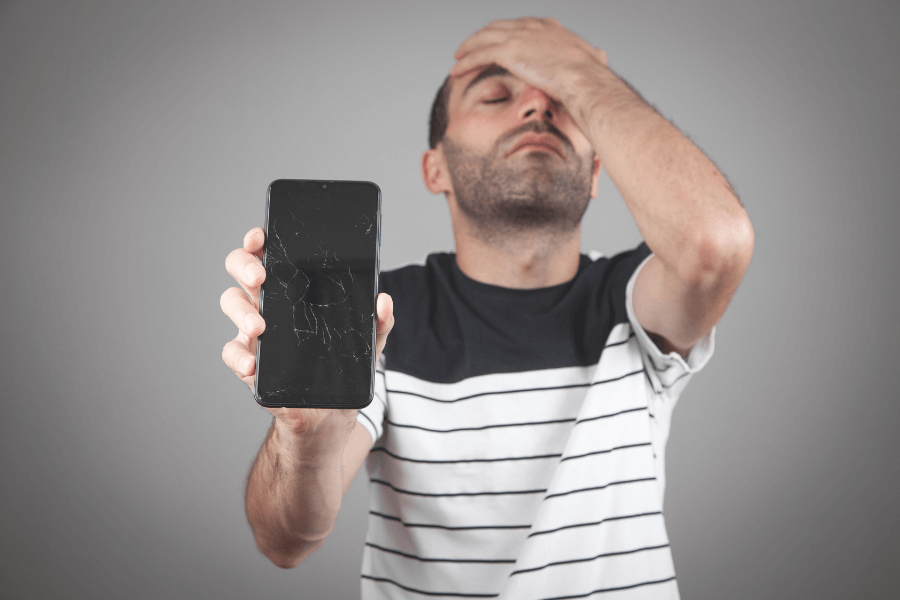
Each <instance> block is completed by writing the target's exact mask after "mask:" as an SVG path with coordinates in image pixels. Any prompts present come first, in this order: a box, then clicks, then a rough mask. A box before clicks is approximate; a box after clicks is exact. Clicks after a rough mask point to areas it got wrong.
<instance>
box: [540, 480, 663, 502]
mask: <svg viewBox="0 0 900 600" xmlns="http://www.w3.org/2000/svg"><path fill="white" fill-rule="evenodd" d="M655 479H656V477H644V478H642V479H628V480H625V481H613V482H611V483H607V484H606V485H598V486H595V487H589V488H581V489H579V490H569V491H568V492H560V493H558V494H550V495H549V496H547V497H546V498H544V500H549V499H550V498H557V497H559V496H568V495H569V494H578V493H581V492H592V491H594V490H602V489H605V488H608V487H609V486H611V485H622V484H625V483H638V482H641V481H654V480H655Z"/></svg>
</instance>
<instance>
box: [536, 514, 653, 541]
mask: <svg viewBox="0 0 900 600" xmlns="http://www.w3.org/2000/svg"><path fill="white" fill-rule="evenodd" d="M661 514H662V512H660V511H656V512H648V513H638V514H636V515H622V516H620V517H606V518H605V519H601V520H599V521H594V522H593V523H574V524H572V525H563V526H562V527H557V528H556V529H545V530H543V531H535V532H534V533H529V534H528V537H529V538H532V537H535V536H538V535H544V534H545V533H556V532H557V531H563V530H564V529H575V528H576V527H590V526H592V525H600V524H601V523H606V522H607V521H623V520H625V519H636V518H638V517H651V516H653V515H661Z"/></svg>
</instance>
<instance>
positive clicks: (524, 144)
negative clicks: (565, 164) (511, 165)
mask: <svg viewBox="0 0 900 600" xmlns="http://www.w3.org/2000/svg"><path fill="white" fill-rule="evenodd" d="M522 149H529V150H544V151H549V152H555V153H556V154H558V155H559V156H560V157H563V158H565V156H564V155H563V151H562V146H561V144H560V143H559V140H557V139H556V138H555V137H554V136H552V135H550V134H548V133H543V134H542V133H526V134H525V135H523V136H522V137H520V138H519V139H518V140H516V143H515V144H514V145H513V147H512V150H510V151H509V154H507V156H509V155H511V154H514V153H516V152H518V151H519V150H522Z"/></svg>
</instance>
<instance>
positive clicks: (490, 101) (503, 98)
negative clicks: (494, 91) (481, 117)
mask: <svg viewBox="0 0 900 600" xmlns="http://www.w3.org/2000/svg"><path fill="white" fill-rule="evenodd" d="M507 100H509V96H503V97H502V98H493V99H491V100H485V101H484V103H485V104H500V103H501V102H506V101H507Z"/></svg>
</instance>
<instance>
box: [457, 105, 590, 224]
mask: <svg viewBox="0 0 900 600" xmlns="http://www.w3.org/2000/svg"><path fill="white" fill-rule="evenodd" d="M528 131H533V132H535V133H551V134H553V135H555V136H556V137H558V138H559V141H561V142H562V143H561V144H560V145H561V146H562V150H563V153H564V154H565V158H566V161H565V162H563V163H562V164H560V162H561V161H559V156H557V155H555V154H550V153H547V152H531V151H527V150H526V151H525V153H524V156H514V157H511V158H509V159H507V158H505V154H506V152H505V149H506V148H508V147H509V146H510V144H511V143H513V141H514V140H515V138H517V137H519V136H520V135H521V134H523V133H525V132H528ZM443 145H444V156H445V157H446V159H447V167H448V169H449V172H450V180H451V181H452V183H453V192H454V194H455V196H456V203H457V205H458V206H459V209H460V211H461V212H462V213H463V214H464V215H465V216H466V217H467V218H468V220H469V221H471V222H472V224H473V225H475V228H476V231H478V232H479V234H480V235H481V236H482V237H484V238H485V239H489V240H494V239H496V238H497V237H499V236H505V235H509V234H520V233H529V232H530V233H544V234H551V235H554V237H555V236H566V235H569V234H571V233H572V232H574V230H575V229H576V228H577V227H578V225H579V224H580V223H581V218H582V217H583V216H584V212H585V211H586V210H587V206H588V203H589V202H590V199H591V198H590V195H591V183H592V175H593V166H594V154H593V152H590V153H588V154H587V155H585V156H579V155H578V154H577V153H576V152H575V149H574V148H573V147H572V144H571V142H569V140H568V139H566V137H565V136H564V135H563V134H562V132H560V131H559V130H558V129H557V128H556V127H554V126H553V125H551V124H550V123H547V122H546V121H529V122H528V123H525V124H524V125H522V126H521V127H518V128H516V129H515V130H513V131H511V132H509V133H507V134H505V135H503V136H502V137H501V138H500V139H499V140H497V142H496V143H495V144H494V147H493V148H492V149H491V150H490V151H489V152H487V153H485V154H479V153H478V152H476V151H474V150H471V149H469V148H466V147H464V146H461V145H457V144H455V143H454V142H453V141H452V140H450V139H449V138H444V141H443Z"/></svg>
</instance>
